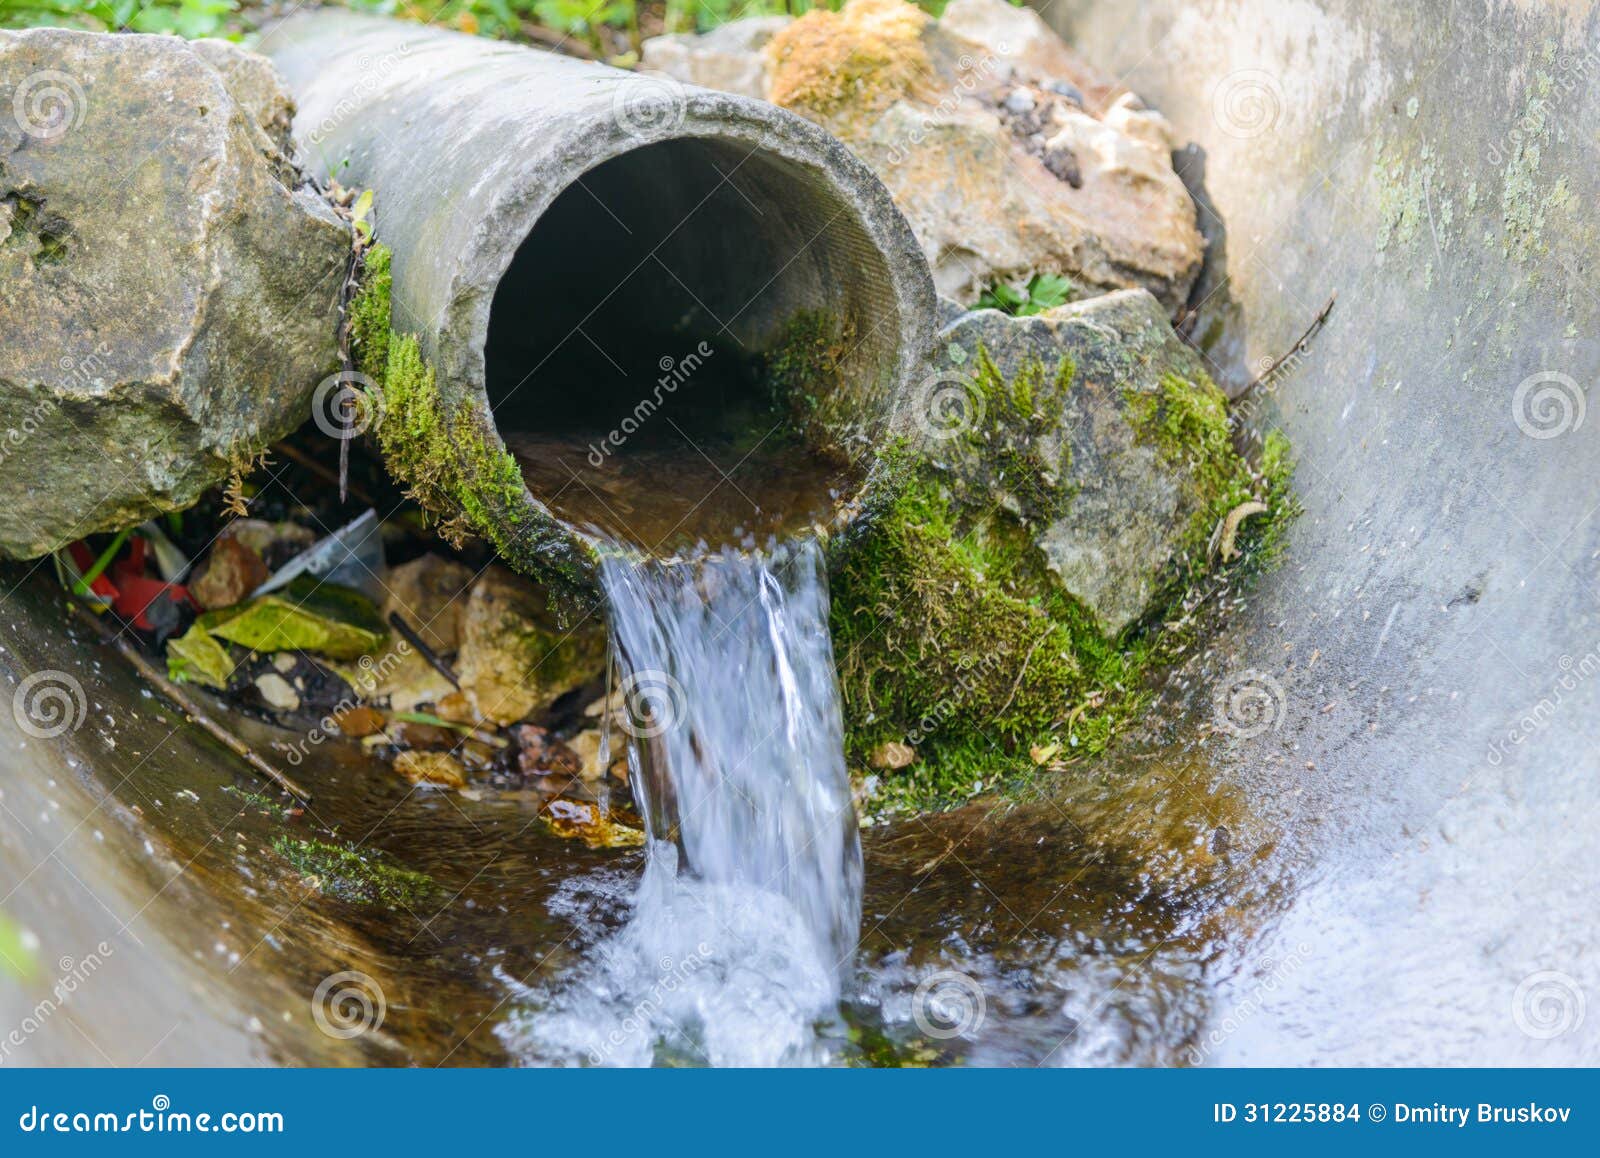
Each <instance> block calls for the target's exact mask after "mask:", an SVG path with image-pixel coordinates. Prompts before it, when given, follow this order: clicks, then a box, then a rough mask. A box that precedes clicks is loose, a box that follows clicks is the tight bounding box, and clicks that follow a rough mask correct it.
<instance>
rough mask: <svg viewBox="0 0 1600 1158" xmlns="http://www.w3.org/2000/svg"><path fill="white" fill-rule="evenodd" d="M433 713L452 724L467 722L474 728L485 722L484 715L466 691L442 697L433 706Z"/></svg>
mask: <svg viewBox="0 0 1600 1158" xmlns="http://www.w3.org/2000/svg"><path fill="white" fill-rule="evenodd" d="M433 714H434V715H436V716H438V717H439V718H440V719H441V720H449V721H450V722H451V723H452V724H466V725H468V726H469V727H474V728H475V727H477V726H478V725H479V724H481V723H483V717H482V716H480V715H479V714H478V709H477V708H476V707H474V706H473V703H472V699H471V697H469V696H468V695H467V694H466V693H465V692H451V693H450V694H449V695H447V696H443V697H441V698H440V700H439V702H438V703H436V704H435V705H434V707H433Z"/></svg>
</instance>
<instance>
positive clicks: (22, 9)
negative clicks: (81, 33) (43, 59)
mask: <svg viewBox="0 0 1600 1158" xmlns="http://www.w3.org/2000/svg"><path fill="white" fill-rule="evenodd" d="M238 10H239V4H238V0H143V2H141V0H0V28H37V27H40V26H61V27H66V28H86V29H89V30H91V31H95V32H116V31H119V30H123V29H126V30H128V31H131V32H170V33H174V34H176V35H178V36H184V37H189V38H191V39H192V38H194V37H199V36H217V35H219V34H222V33H224V32H226V31H227V23H228V19H229V17H231V16H232V15H233V14H234V13H235V12H237V11H238Z"/></svg>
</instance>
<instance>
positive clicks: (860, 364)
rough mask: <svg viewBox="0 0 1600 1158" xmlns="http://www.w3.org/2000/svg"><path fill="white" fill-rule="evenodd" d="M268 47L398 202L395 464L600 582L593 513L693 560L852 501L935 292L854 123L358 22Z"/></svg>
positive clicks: (392, 249)
mask: <svg viewBox="0 0 1600 1158" xmlns="http://www.w3.org/2000/svg"><path fill="white" fill-rule="evenodd" d="M261 48H262V49H263V50H264V51H266V52H268V53H269V54H270V55H271V56H272V58H273V60H274V62H275V63H276V64H277V66H278V68H279V69H281V70H282V72H283V73H284V75H285V76H286V77H287V79H288V81H289V84H290V87H291V89H292V90H293V92H294V94H295V96H296V99H297V101H298V102H299V113H298V117H297V120H296V137H297V141H298V144H299V147H300V148H301V150H302V151H303V153H304V154H305V157H306V160H307V163H308V165H309V166H311V167H312V168H313V169H318V168H320V169H321V170H322V172H324V173H325V174H329V175H333V176H335V177H336V178H337V179H338V180H339V181H340V182H341V183H343V184H344V185H346V186H353V187H361V188H367V189H371V190H373V191H374V193H375V198H376V199H375V203H374V205H375V207H374V218H375V223H376V232H377V237H378V239H379V241H380V242H382V244H383V247H384V248H383V249H382V250H380V251H379V253H378V260H377V261H376V262H374V263H372V264H373V265H374V266H376V268H375V269H373V270H372V271H370V272H371V273H372V275H373V276H372V277H371V278H370V279H369V289H368V291H367V300H366V301H364V302H363V303H361V308H359V309H358V311H357V318H356V321H357V330H358V335H360V336H362V337H364V338H365V339H366V342H365V346H366V348H365V349H364V350H361V351H359V353H361V355H362V360H363V368H364V369H365V370H366V371H367V372H368V373H369V374H370V375H371V376H372V377H374V378H381V380H382V384H383V386H384V398H385V401H386V407H385V408H384V412H383V413H382V414H380V415H377V416H376V418H377V420H378V421H379V422H380V423H381V425H380V427H379V430H378V436H379V441H380V443H381V444H382V445H383V448H384V451H385V454H386V457H387V458H388V459H389V461H390V465H391V468H392V469H394V470H395V471H396V473H397V474H398V475H400V476H401V477H402V478H404V479H405V481H407V482H408V483H410V484H411V486H412V487H413V489H414V490H415V491H416V492H417V493H418V495H419V497H421V498H422V499H423V500H424V501H425V503H427V504H428V505H431V506H433V507H435V508H436V509H437V510H438V511H439V513H440V514H441V515H442V516H444V517H446V518H447V519H455V520H458V523H457V525H459V526H463V527H466V526H470V529H471V530H473V531H475V532H477V533H480V534H482V535H484V536H485V537H486V538H489V539H490V540H491V541H492V542H493V543H494V545H495V547H496V548H497V549H498V550H499V551H500V553H501V554H502V555H503V556H504V557H505V558H507V560H508V561H510V562H511V563H512V564H513V565H515V566H518V567H519V568H520V569H522V570H524V571H527V572H529V573H532V574H536V575H539V576H541V577H543V578H545V579H547V580H552V581H555V582H556V583H557V584H558V585H559V586H561V587H564V588H566V589H567V590H569V591H571V592H588V591H590V590H592V589H593V567H592V554H593V552H592V543H591V539H590V537H589V536H586V535H584V534H582V533H581V532H579V531H578V530H577V528H587V527H590V526H593V527H595V528H597V529H598V530H600V531H603V532H604V533H605V534H606V535H608V536H611V537H614V538H620V539H623V540H625V541H629V542H631V543H633V544H635V545H638V546H641V547H643V548H645V549H647V550H650V551H654V552H656V553H658V554H659V553H669V552H671V551H672V550H674V549H675V548H676V547H679V546H682V545H683V544H685V543H692V542H694V541H695V540H696V539H701V538H704V539H707V540H710V541H716V540H718V539H720V540H722V541H724V542H732V541H736V540H738V539H740V538H746V539H749V538H760V537H762V536H764V535H767V534H770V533H772V532H774V531H776V530H778V529H779V528H778V526H777V524H778V522H779V521H780V520H786V521H788V522H789V523H790V525H792V524H793V523H794V522H795V521H796V520H809V519H813V518H816V517H819V516H820V515H823V514H825V513H826V509H827V508H828V507H829V506H830V505H833V504H834V503H836V502H837V501H838V500H839V499H840V498H841V497H842V496H845V495H848V493H849V491H850V489H851V488H852V487H853V486H854V485H855V482H856V480H857V479H858V478H859V474H860V471H861V470H862V469H863V467H864V465H865V464H866V463H867V462H869V461H870V458H871V450H872V447H873V446H874V444H875V442H876V441H877V440H878V439H879V437H880V436H881V435H882V433H883V432H884V430H885V429H886V428H887V426H888V423H889V415H890V411H891V409H892V408H893V406H894V403H895V399H896V398H897V397H899V396H903V395H904V393H905V391H904V390H903V389H902V387H903V385H904V384H905V383H906V382H907V381H908V380H910V379H911V378H913V377H915V376H916V375H917V374H918V373H919V371H918V367H919V366H920V365H921V364H922V359H923V357H924V355H925V350H926V345H927V342H928V335H929V327H930V325H931V322H932V319H933V315H934V298H933V288H932V282H931V279H930V277H929V274H928V271H927V266H926V263H925V261H924V259H923V257H922V254H921V253H920V251H919V250H918V247H917V244H916V241H915V239H914V237H913V236H912V234H911V231H910V229H909V228H908V227H907V225H906V224H905V222H904V220H903V219H902V218H901V216H900V214H899V212H898V211H897V210H896V209H895V208H894V206H893V204H892V203H891V201H890V199H889V197H888V194H887V193H886V192H885V190H884V189H883V187H882V186H881V185H880V184H879V182H878V181H877V179H876V178H875V177H874V176H872V174H871V173H870V172H868V170H867V169H866V168H865V167H864V166H862V165H861V164H860V163H859V162H858V161H856V160H855V159H854V158H853V157H851V156H850V154H849V153H848V152H846V150H845V149H844V148H843V147H842V146H841V145H840V144H839V143H838V142H837V141H835V140H834V139H833V138H832V137H830V136H829V135H827V134H826V133H824V132H823V131H822V130H820V129H818V128H817V127H816V126H814V125H812V124H810V123H808V122H806V121H804V120H802V119H800V118H798V117H796V116H794V115H792V114H790V113H787V112H785V111H783V110H780V109H777V108H774V107H772V106H769V105H766V104H763V103H761V102H758V101H753V100H749V99H746V98H742V97H736V96H731V95H728V94H724V93H714V92H709V91H705V90H701V89H697V88H693V87H689V86H684V85H681V84H678V83H677V82H674V81H671V80H666V79H663V78H658V77H653V76H649V75H641V74H636V73H629V72H624V71H620V70H617V69H612V68H608V67H605V66H603V65H598V64H592V63H589V62H585V61H579V60H574V59H570V58H567V57H562V56H558V55H555V54H552V53H547V52H540V51H537V50H532V49H526V48H520V47H513V46H509V45H505V44H499V43H495V42H492V41H486V40H481V39H477V38H474V37H470V36H465V35H461V34H457V33H452V32H445V31H440V30H435V29H427V28H423V27H419V26H417V25H413V24H406V23H401V22H396V21H389V20H382V19H377V18H371V17H363V16H359V15H355V14H351V13H346V12H336V11H328V12H320V13H312V14H307V15H303V16H296V17H293V18H291V19H289V20H286V21H285V22H283V23H282V24H280V25H278V26H277V27H275V28H274V29H273V31H272V32H271V33H270V34H269V35H268V36H267V37H266V38H265V40H264V41H263V43H262V45H261ZM385 291H386V292H387V295H388V301H387V302H385V301H384V300H383V299H384V293H385ZM385 317H386V318H387V320H388V322H389V323H390V325H391V326H392V330H384V329H383V327H382V325H381V322H382V320H383V319H384V318H385ZM375 319H376V320H375Z"/></svg>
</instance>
